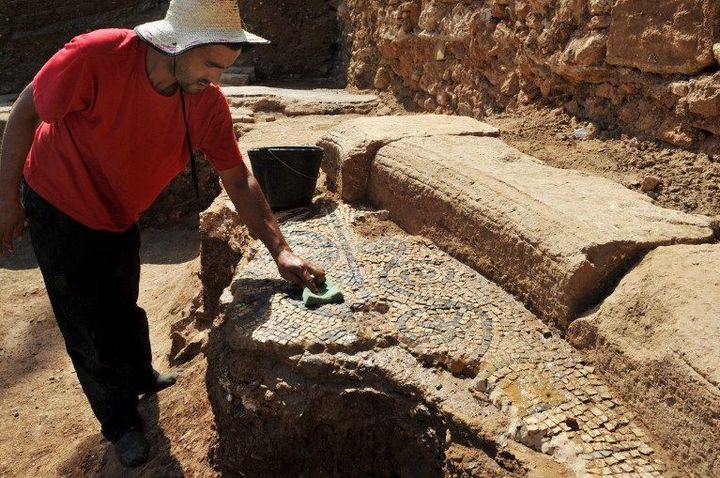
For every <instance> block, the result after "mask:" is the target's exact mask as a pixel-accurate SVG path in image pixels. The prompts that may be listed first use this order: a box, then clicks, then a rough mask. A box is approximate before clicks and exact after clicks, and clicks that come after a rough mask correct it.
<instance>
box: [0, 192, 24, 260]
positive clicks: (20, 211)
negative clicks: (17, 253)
mask: <svg viewBox="0 0 720 478" xmlns="http://www.w3.org/2000/svg"><path fill="white" fill-rule="evenodd" d="M24 229H25V208H24V207H23V206H22V203H21V202H20V199H19V198H17V197H13V198H3V197H0V256H2V255H3V249H7V250H8V251H10V252H12V251H13V239H14V238H18V239H20V237H21V236H22V233H23V230H24Z"/></svg>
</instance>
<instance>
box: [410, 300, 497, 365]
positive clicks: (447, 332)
mask: <svg viewBox="0 0 720 478" xmlns="http://www.w3.org/2000/svg"><path fill="white" fill-rule="evenodd" d="M398 329H399V331H400V333H401V334H402V336H404V337H405V338H406V339H408V340H410V341H412V342H414V343H416V344H419V345H431V346H448V345H451V344H452V343H453V342H456V341H457V342H459V343H461V344H462V345H463V347H467V345H470V344H472V346H473V347H475V350H473V355H474V357H473V358H476V359H477V358H480V357H482V356H483V355H484V354H485V352H487V350H488V348H489V347H490V343H491V342H492V337H493V334H492V321H491V320H490V318H489V317H488V316H486V315H485V314H484V313H483V312H482V311H479V310H469V309H468V308H464V307H461V308H453V309H450V308H435V309H428V308H425V307H422V308H416V309H411V310H409V311H407V312H406V313H404V314H403V315H402V316H400V318H399V319H398Z"/></svg>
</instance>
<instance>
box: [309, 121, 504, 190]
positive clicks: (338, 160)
mask: <svg viewBox="0 0 720 478" xmlns="http://www.w3.org/2000/svg"><path fill="white" fill-rule="evenodd" d="M499 134H500V132H499V130H498V129H497V128H495V127H494V126H491V125H489V124H486V123H481V122H479V121H477V120H475V119H473V118H468V117H464V116H443V115H414V116H403V117H394V118H392V119H389V118H387V117H377V118H372V117H369V118H357V119H354V120H350V121H346V122H343V123H341V124H340V125H338V126H336V127H335V128H333V129H331V130H330V131H328V132H327V133H326V135H325V136H323V138H322V139H321V140H320V141H319V142H318V146H321V147H322V148H323V149H324V150H325V157H324V159H323V164H322V168H323V170H324V171H325V172H326V173H327V179H328V187H329V189H331V190H334V191H337V192H339V193H340V195H341V197H342V198H343V199H344V200H345V201H356V200H358V199H362V198H363V197H365V193H366V188H367V181H368V175H369V174H370V163H371V161H372V159H373V157H374V155H375V152H376V151H377V150H378V149H380V148H381V147H383V146H384V145H386V144H388V143H391V142H393V141H397V140H398V139H401V138H405V137H408V136H435V135H474V136H497V135H499Z"/></svg>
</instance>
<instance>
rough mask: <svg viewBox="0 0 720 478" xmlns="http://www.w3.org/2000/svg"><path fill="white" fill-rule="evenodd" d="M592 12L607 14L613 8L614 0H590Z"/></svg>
mask: <svg viewBox="0 0 720 478" xmlns="http://www.w3.org/2000/svg"><path fill="white" fill-rule="evenodd" d="M589 4H590V14H592V15H605V14H608V13H610V11H611V10H612V5H613V2H612V0H590V2H589Z"/></svg>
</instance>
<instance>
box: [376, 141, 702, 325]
mask: <svg viewBox="0 0 720 478" xmlns="http://www.w3.org/2000/svg"><path fill="white" fill-rule="evenodd" d="M368 198H369V200H370V201H371V202H372V203H373V204H375V205H377V206H379V207H382V208H385V209H387V210H389V211H390V213H391V215H392V218H393V220H395V221H396V222H397V223H398V224H399V225H400V226H402V227H403V228H404V229H405V230H407V231H409V232H411V233H417V234H421V235H424V236H426V237H430V238H432V239H433V240H434V241H435V242H436V243H438V244H439V245H441V247H443V248H444V249H445V250H447V251H450V252H451V253H452V254H453V255H455V256H456V257H459V258H461V260H462V261H463V262H465V263H468V264H471V265H472V266H473V267H474V268H476V269H477V270H479V271H480V272H481V273H483V274H484V275H487V276H488V277H489V278H491V279H492V280H493V281H495V282H497V283H499V284H502V285H503V286H505V287H506V288H507V289H508V290H510V291H512V292H513V293H514V294H515V295H516V296H518V297H520V298H521V299H522V300H523V301H524V302H525V303H526V304H528V305H529V306H530V308H531V309H532V310H534V311H536V312H537V313H538V314H539V315H540V316H541V318H543V319H544V320H547V321H549V322H552V323H554V324H556V325H557V326H559V327H560V328H561V329H565V328H566V327H567V326H568V325H569V323H570V321H571V320H572V319H573V318H574V317H575V316H576V315H577V314H578V313H579V312H581V311H582V310H583V309H584V308H586V307H587V306H589V305H590V304H592V303H593V302H594V301H596V300H598V299H599V298H600V297H602V294H603V293H604V292H605V290H606V289H607V288H608V287H610V286H611V285H612V284H613V281H614V280H615V278H616V277H617V275H618V274H619V273H621V272H622V271H624V270H625V269H626V268H628V267H629V266H630V265H631V264H632V263H633V261H635V260H636V259H637V258H638V257H639V256H640V255H641V254H642V253H644V252H645V251H647V250H650V249H652V248H654V247H657V246H660V245H666V244H674V243H700V242H707V241H709V240H711V239H712V237H713V230H712V228H711V223H712V221H711V219H710V218H707V217H705V216H698V215H689V214H684V213H681V212H677V211H673V210H666V209H662V208H660V207H657V206H654V205H653V204H652V203H651V202H649V200H648V198H647V197H645V196H644V195H641V194H639V193H636V192H632V191H630V190H628V189H625V188H624V187H622V186H621V185H619V184H617V183H614V182H612V181H609V180H606V179H602V178H598V177H594V176H591V175H588V174H583V173H579V172H577V171H572V170H561V169H555V168H551V167H548V166H545V165H543V164H541V163H540V162H539V161H537V160H536V159H534V158H532V157H530V156H527V155H525V154H523V153H521V152H520V151H518V150H516V149H514V148H511V147H509V146H508V145H506V144H505V143H503V142H502V141H501V140H499V139H496V138H480V137H461V136H437V137H430V138H406V139H402V140H399V141H396V142H394V143H391V144H389V145H387V146H385V147H383V148H381V149H380V150H379V151H378V152H377V155H376V157H375V160H374V161H373V163H372V167H371V173H370V180H369V183H368Z"/></svg>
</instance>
